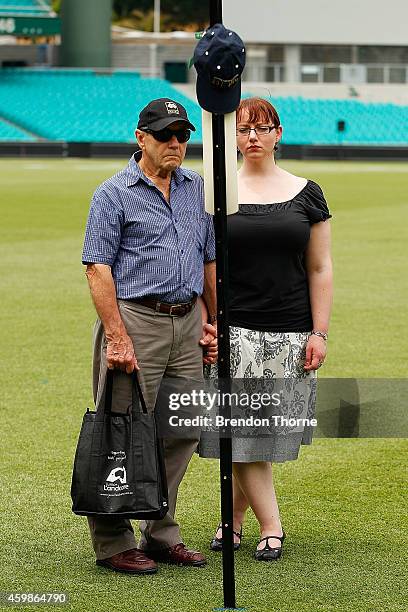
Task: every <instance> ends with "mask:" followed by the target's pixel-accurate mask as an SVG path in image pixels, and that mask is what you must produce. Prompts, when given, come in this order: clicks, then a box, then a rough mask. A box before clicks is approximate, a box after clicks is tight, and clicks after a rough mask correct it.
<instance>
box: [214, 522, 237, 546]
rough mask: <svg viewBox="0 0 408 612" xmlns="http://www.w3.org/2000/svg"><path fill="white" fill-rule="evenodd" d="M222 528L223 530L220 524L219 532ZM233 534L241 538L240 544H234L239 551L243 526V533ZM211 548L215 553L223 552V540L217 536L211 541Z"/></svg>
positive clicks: (235, 532)
mask: <svg viewBox="0 0 408 612" xmlns="http://www.w3.org/2000/svg"><path fill="white" fill-rule="evenodd" d="M221 528H222V524H221V523H220V524H219V525H218V527H217V531H218V530H219V529H221ZM232 533H233V534H234V535H236V536H237V538H239V542H234V550H238V548H239V547H240V546H241V539H242V526H241V531H240V532H239V533H238V532H237V531H233V532H232ZM210 548H211V550H214V551H215V552H221V551H222V538H217V536H214V537H213V539H212V540H211V543H210Z"/></svg>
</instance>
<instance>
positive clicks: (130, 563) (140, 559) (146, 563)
mask: <svg viewBox="0 0 408 612" xmlns="http://www.w3.org/2000/svg"><path fill="white" fill-rule="evenodd" d="M96 565H102V567H107V568H109V569H111V570H113V571H115V572H122V573H124V574H155V573H156V572H157V565H156V563H155V562H154V561H152V559H149V557H146V555H145V554H144V553H143V552H142V551H141V550H138V549H137V548H131V549H130V550H125V551H124V552H121V553H118V554H117V555H113V556H112V557H108V558H107V559H97V560H96Z"/></svg>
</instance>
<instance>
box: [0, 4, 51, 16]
mask: <svg viewBox="0 0 408 612" xmlns="http://www.w3.org/2000/svg"><path fill="white" fill-rule="evenodd" d="M0 16H1V17H5V16H7V17H54V16H55V13H54V11H53V10H52V8H51V3H50V2H48V1H47V0H0Z"/></svg>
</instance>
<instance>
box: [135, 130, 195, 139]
mask: <svg viewBox="0 0 408 612" xmlns="http://www.w3.org/2000/svg"><path fill="white" fill-rule="evenodd" d="M143 131H144V132H147V133H148V134H151V135H152V136H153V138H154V139H155V140H158V141H159V142H168V141H169V140H171V139H172V137H173V136H175V137H176V138H177V140H178V141H179V142H187V140H190V136H191V131H190V130H186V129H184V128H183V129H181V130H171V129H170V128H164V129H163V130H157V131H155V130H150V129H149V128H145V129H144V130H143Z"/></svg>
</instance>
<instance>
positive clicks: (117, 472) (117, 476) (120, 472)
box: [106, 467, 126, 484]
mask: <svg viewBox="0 0 408 612" xmlns="http://www.w3.org/2000/svg"><path fill="white" fill-rule="evenodd" d="M118 480H119V482H120V483H121V484H126V469H125V468H124V467H117V468H114V469H113V470H112V471H111V473H110V474H109V476H108V477H107V479H106V482H117V481H118Z"/></svg>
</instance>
